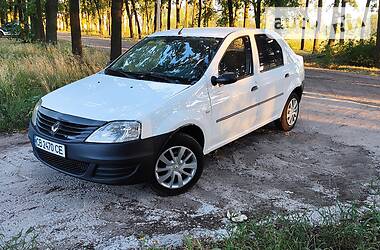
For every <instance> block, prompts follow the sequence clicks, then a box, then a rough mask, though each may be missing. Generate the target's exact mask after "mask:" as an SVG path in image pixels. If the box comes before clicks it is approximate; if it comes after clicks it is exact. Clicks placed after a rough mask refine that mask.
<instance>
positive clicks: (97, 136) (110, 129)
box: [86, 121, 141, 143]
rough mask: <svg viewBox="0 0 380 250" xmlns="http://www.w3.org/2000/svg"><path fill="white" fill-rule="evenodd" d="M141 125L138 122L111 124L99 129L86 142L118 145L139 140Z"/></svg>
mask: <svg viewBox="0 0 380 250" xmlns="http://www.w3.org/2000/svg"><path fill="white" fill-rule="evenodd" d="M140 133H141V123H140V122H138V121H116V122H110V123H107V124H106V125H104V126H102V127H100V128H98V129H97V130H95V132H94V133H92V134H91V135H90V136H89V137H88V138H87V140H86V142H97V143H117V142H126V141H132V140H137V139H139V138H140Z"/></svg>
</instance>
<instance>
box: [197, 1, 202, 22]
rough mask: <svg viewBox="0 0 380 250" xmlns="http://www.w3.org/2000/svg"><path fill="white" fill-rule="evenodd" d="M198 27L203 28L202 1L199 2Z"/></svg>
mask: <svg viewBox="0 0 380 250" xmlns="http://www.w3.org/2000/svg"><path fill="white" fill-rule="evenodd" d="M198 3H199V4H198V27H201V22H202V0H199V2H198Z"/></svg>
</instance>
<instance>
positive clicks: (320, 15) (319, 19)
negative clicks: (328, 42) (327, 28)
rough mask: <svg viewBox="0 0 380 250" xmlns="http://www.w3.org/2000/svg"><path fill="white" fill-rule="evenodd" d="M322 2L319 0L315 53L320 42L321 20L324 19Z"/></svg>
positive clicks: (314, 44) (314, 43)
mask: <svg viewBox="0 0 380 250" xmlns="http://www.w3.org/2000/svg"><path fill="white" fill-rule="evenodd" d="M321 8H322V0H318V17H317V22H316V24H315V27H316V29H315V33H314V42H313V53H315V52H317V42H318V34H319V30H320V24H321V21H322V20H321V19H322V10H321Z"/></svg>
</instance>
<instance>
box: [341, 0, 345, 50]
mask: <svg viewBox="0 0 380 250" xmlns="http://www.w3.org/2000/svg"><path fill="white" fill-rule="evenodd" d="M345 23H346V0H342V14H341V22H340V39H339V43H341V44H342V43H344V33H345V32H346V27H345Z"/></svg>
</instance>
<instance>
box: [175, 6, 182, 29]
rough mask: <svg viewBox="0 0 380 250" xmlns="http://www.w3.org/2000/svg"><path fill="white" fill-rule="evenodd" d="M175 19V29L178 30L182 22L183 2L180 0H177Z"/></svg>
mask: <svg viewBox="0 0 380 250" xmlns="http://www.w3.org/2000/svg"><path fill="white" fill-rule="evenodd" d="M175 18H176V21H175V28H176V29H178V26H179V24H180V22H181V2H180V1H179V0H175Z"/></svg>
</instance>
